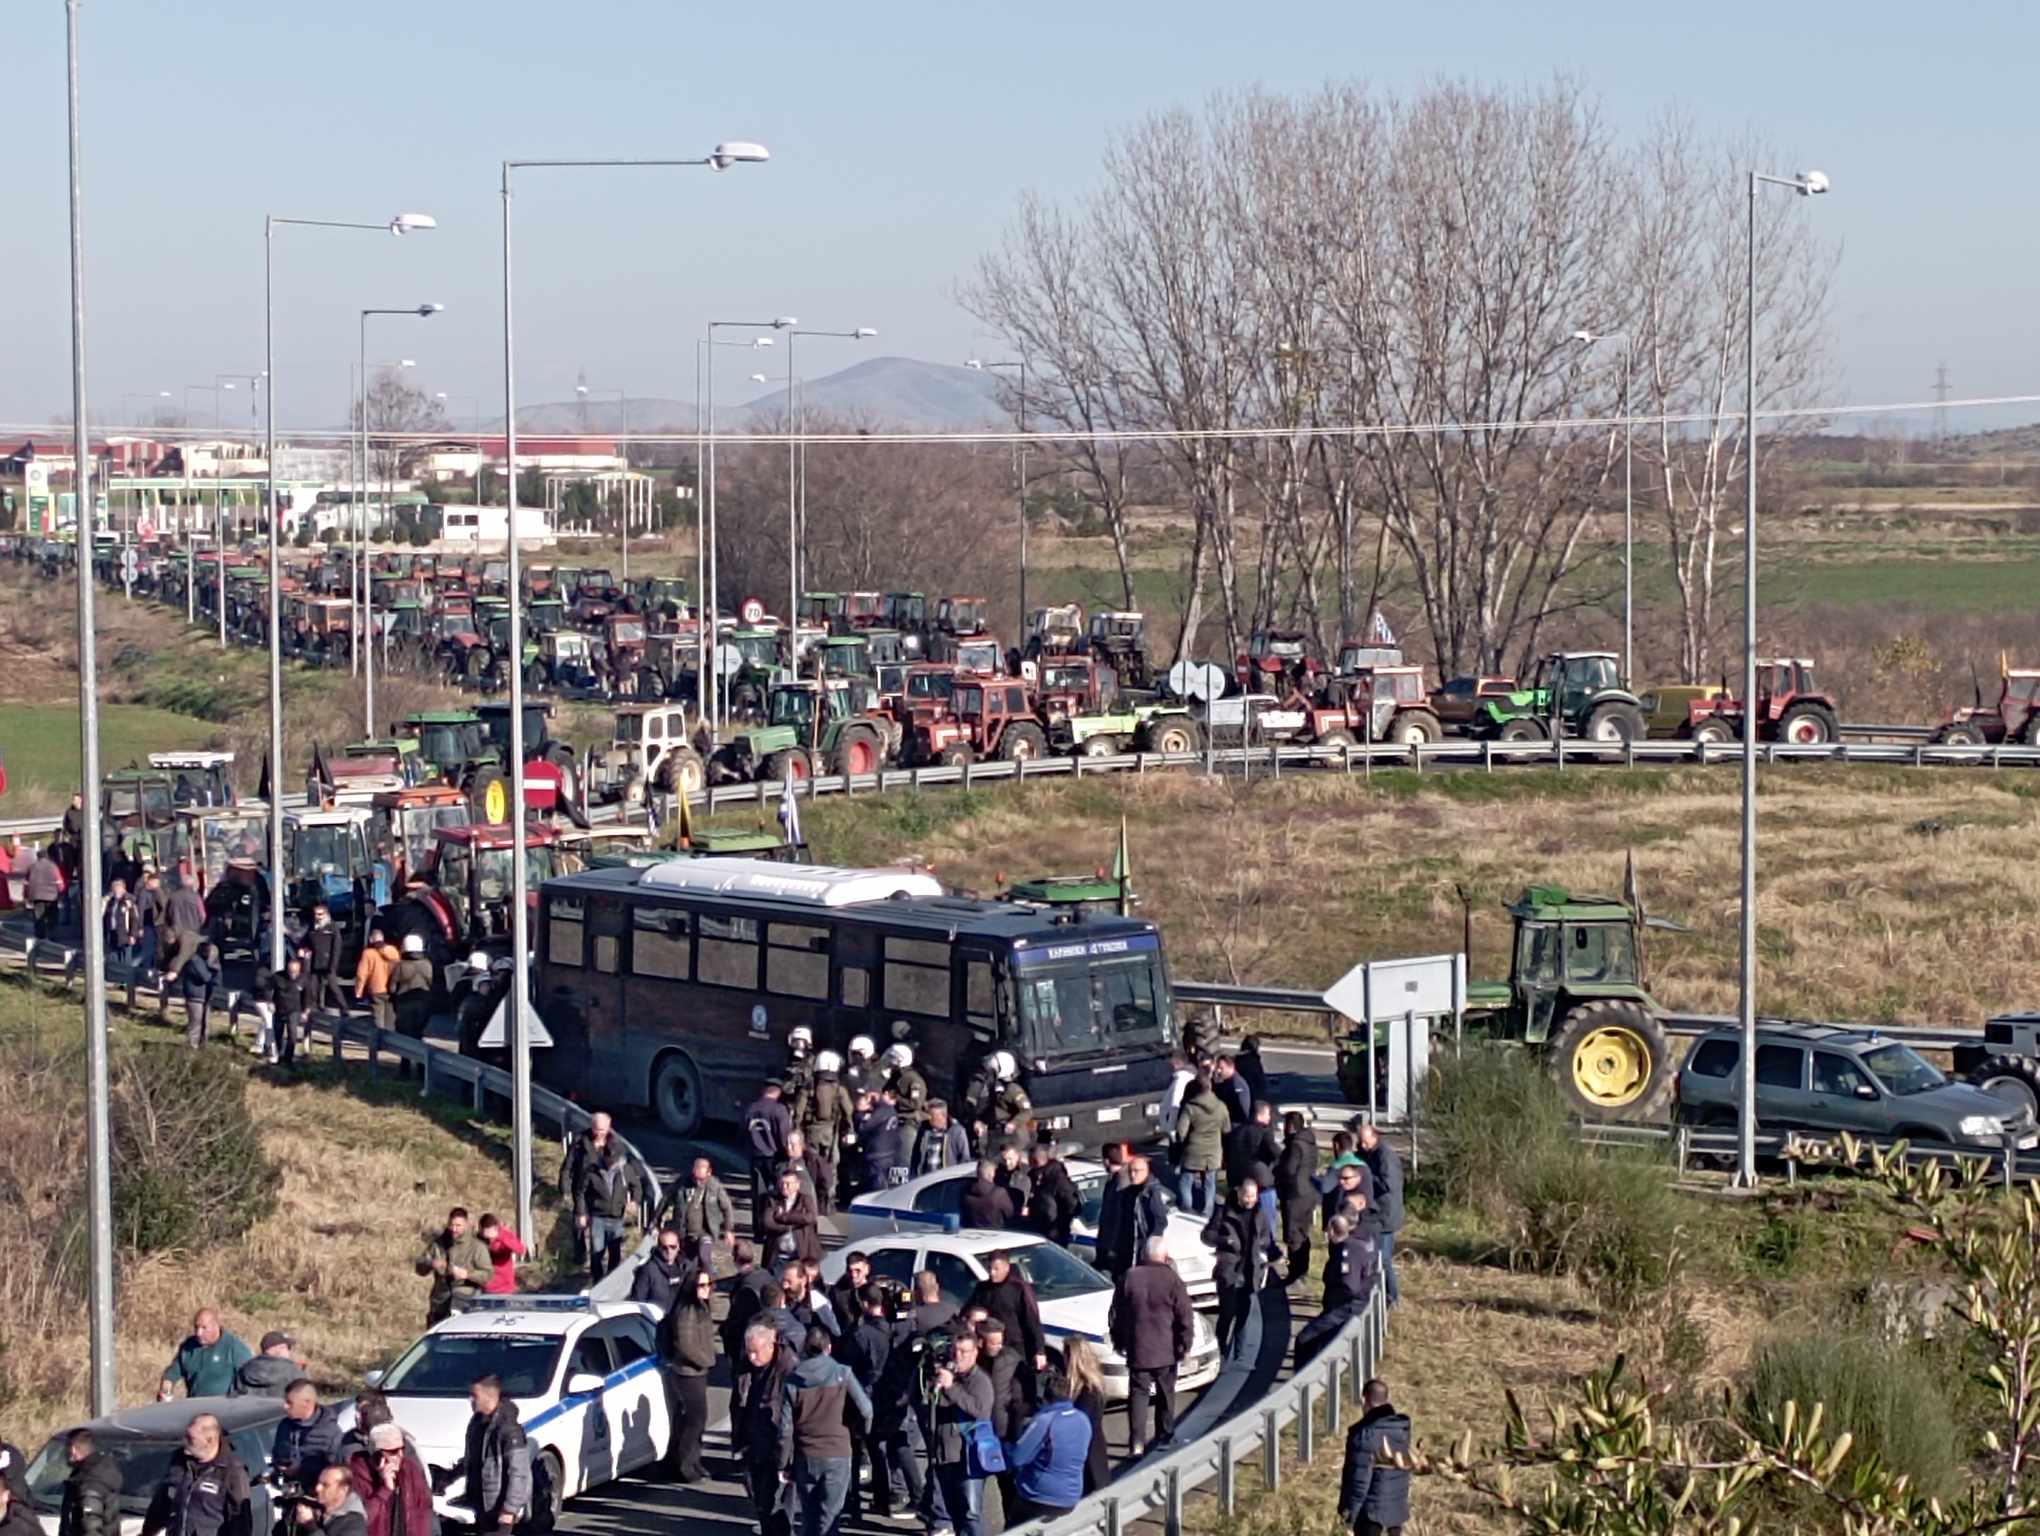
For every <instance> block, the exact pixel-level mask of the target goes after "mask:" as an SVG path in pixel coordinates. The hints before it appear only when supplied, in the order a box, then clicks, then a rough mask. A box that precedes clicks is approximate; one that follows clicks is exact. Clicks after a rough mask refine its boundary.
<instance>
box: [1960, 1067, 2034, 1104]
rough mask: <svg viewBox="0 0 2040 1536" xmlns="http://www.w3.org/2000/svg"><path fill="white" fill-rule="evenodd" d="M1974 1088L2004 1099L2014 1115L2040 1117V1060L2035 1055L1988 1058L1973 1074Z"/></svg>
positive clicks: (1971, 1076) (1970, 1077)
mask: <svg viewBox="0 0 2040 1536" xmlns="http://www.w3.org/2000/svg"><path fill="white" fill-rule="evenodd" d="M1969 1081H1970V1084H1971V1085H1972V1086H1973V1087H1977V1088H1981V1089H1982V1090H1983V1091H1984V1092H1985V1093H1987V1094H1989V1095H1990V1096H1991V1097H1992V1098H1995V1099H2002V1100H2004V1104H2005V1108H2006V1109H2008V1110H2010V1111H2011V1113H2012V1115H2013V1117H2014V1118H2017V1117H2019V1116H2022V1115H2024V1116H2032V1117H2035V1118H2040V1059H2035V1058H2034V1057H2031V1056H1990V1057H1986V1058H1985V1059H1984V1060H1983V1061H1982V1062H1981V1063H1980V1064H1979V1065H1978V1066H1977V1068H1976V1070H1975V1071H1974V1072H1971V1073H1970V1074H1969Z"/></svg>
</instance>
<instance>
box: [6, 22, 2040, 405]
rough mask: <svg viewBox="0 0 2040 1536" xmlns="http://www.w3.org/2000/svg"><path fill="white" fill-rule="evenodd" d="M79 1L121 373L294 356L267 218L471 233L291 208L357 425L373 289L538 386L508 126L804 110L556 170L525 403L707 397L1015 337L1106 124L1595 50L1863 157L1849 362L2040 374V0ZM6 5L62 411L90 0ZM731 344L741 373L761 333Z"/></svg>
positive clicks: (39, 295) (1847, 283) (9, 359)
mask: <svg viewBox="0 0 2040 1536" xmlns="http://www.w3.org/2000/svg"><path fill="white" fill-rule="evenodd" d="M82 17H83V20H82V26H83V35H84V44H83V60H84V62H83V89H84V92H85V168H86V178H87V179H86V214H87V219H88V224H87V246H88V258H89V261H88V274H87V283H88V302H89V320H88V324H89V366H90V370H91V379H92V388H91V397H92V401H93V405H94V408H95V409H104V408H113V407H117V406H118V405H119V404H120V400H119V397H120V395H121V394H122V393H123V392H137V393H142V394H146V395H150V396H153V395H154V394H155V392H156V391H157V390H159V389H168V390H172V391H175V392H177V393H178V394H179V395H180V397H181V395H182V392H183V387H184V386H185V385H187V384H210V383H211V382H212V381H213V378H214V375H215V374H216V373H220V372H247V371H251V370H255V369H259V368H260V367H261V366H262V362H261V347H262V286H261V284H262V264H261V263H262V241H261V226H262V219H263V215H264V214H265V213H268V212H274V213H277V214H286V215H302V216H310V217H326V218H360V219H379V218H386V217H387V216H388V215H390V214H391V213H393V212H395V211H396V210H398V209H420V210H424V211H427V212H430V213H432V214H434V215H436V216H437V218H438V220H439V223H440V228H439V230H438V231H437V232H436V233H433V234H429V235H424V236H419V237H414V238H410V239H406V240H402V241H399V240H395V239H392V238H390V237H389V236H387V235H372V234H347V233H340V232H322V231H314V230H291V231H286V232H284V234H283V235H282V236H281V237H280V246H279V251H278V255H279V262H278V279H277V293H278V299H277V313H278V337H279V340H278V350H277V358H278V363H277V366H278V370H279V373H280V375H281V381H282V386H283V387H282V391H281V394H280V397H279V398H280V401H281V409H280V420H281V421H282V422H283V423H284V424H286V425H291V424H300V425H311V424H319V425H324V424H331V423H334V422H336V421H338V420H340V419H342V418H343V416H344V412H345V408H346V407H345V401H346V398H347V393H346V392H347V387H348V369H349V365H350V362H351V360H352V358H353V357H354V353H355V320H354V315H355V312H356V311H357V310H358V309H359V308H361V307H363V306H366V305H397V304H408V303H415V302H418V301H421V300H436V301H439V302H442V303H444V304H445V305H446V312H445V313H444V314H442V315H440V316H438V317H437V318H435V319H433V320H431V321H428V322H423V323H420V322H415V321H408V320H397V321H385V322H377V324H378V325H379V326H380V330H379V331H372V333H371V346H370V353H371V356H372V357H385V358H387V357H395V356H398V355H402V356H407V357H414V358H416V359H417V360H418V362H419V364H420V372H419V380H418V381H419V382H420V383H421V384H423V385H424V386H425V387H426V388H427V389H431V390H445V391H447V392H448V393H449V394H450V395H452V396H454V397H456V399H455V404H454V411H455V414H456V415H457V416H465V415H466V414H467V413H468V411H469V410H470V406H469V404H468V403H467V401H466V400H465V399H464V398H460V397H468V396H479V397H480V409H481V410H482V411H483V412H484V413H485V414H493V413H495V412H496V411H498V410H500V399H501V391H502V382H501V378H502V353H501V339H500V337H501V271H500V266H499V259H498V249H499V247H498V239H499V214H498V208H499V202H498V199H497V197H496V187H497V176H498V165H499V162H500V161H501V160H502V159H503V157H504V156H506V155H512V156H608V155H659V154H671V155H691V154H700V153H704V152H706V151H707V150H708V148H709V147H710V146H711V145H713V144H714V143H715V142H716V140H718V139H720V138H754V139H757V140H760V141H762V142H764V143H765V144H767V145H769V146H770V148H771V150H772V156H773V159H772V163H771V164H770V165H768V166H749V167H740V168H738V169H737V170H733V171H731V172H730V173H728V174H726V175H722V176H716V175H712V174H711V173H709V172H707V171H699V170H682V171H664V172H660V171H603V172H585V171H577V172H527V173H525V175H524V177H523V179H522V180H521V181H520V183H519V195H518V204H517V206H518V226H517V227H518V234H519V240H518V247H517V259H518V299H519V303H518V345H519V370H518V373H519V396H520V399H521V400H523V401H538V400H548V399H550V400H558V399H562V398H567V397H569V396H570V395H571V393H572V390H573V385H574V381H575V377H576V374H577V372H579V371H580V370H582V369H585V370H586V373H587V378H588V383H589V385H590V387H591V389H594V390H597V391H606V390H613V389H624V390H627V391H629V392H630V393H631V394H633V395H654V394H662V395H671V396H677V397H681V398H690V397H691V396H692V394H693V373H694V358H693V346H692V341H693V338H694V337H695V336H697V335H699V334H700V330H701V325H702V323H703V321H704V320H706V319H708V318H709V317H711V316H713V317H715V318H725V317H730V318H750V317H752V316H761V317H762V316H766V315H771V314H775V313H788V312H790V313H793V314H796V315H798V316H799V317H800V319H801V321H802V322H803V324H807V325H815V326H821V327H827V328H832V329H833V328H844V329H848V328H853V327H856V326H859V325H873V326H876V327H878V328H879V331H880V339H879V341H878V342H877V343H876V344H867V345H870V346H873V348H874V350H873V353H872V354H871V355H876V354H877V353H878V352H884V353H904V354H907V355H910V356H916V357H923V358H928V359H934V360H942V361H959V360H961V358H962V357H963V356H965V355H966V354H968V353H970V352H972V351H976V350H980V349H981V348H982V347H983V345H984V342H983V340H982V339H981V338H979V337H977V336H976V335H975V333H974V326H973V322H972V321H971V319H970V318H969V317H968V316H967V315H965V314H964V313H963V312H962V311H961V310H960V309H959V308H958V307H957V306H956V304H955V303H954V300H953V297H952V295H953V293H954V291H955V287H956V284H957V283H958V281H959V280H960V279H961V278H962V277H964V276H965V275H966V274H967V273H968V271H969V270H970V268H971V265H972V262H973V261H974V259H975V257H976V255H977V254H978V252H979V251H980V250H982V249H984V248H985V247H986V246H988V245H989V244H990V243H992V242H993V241H994V240H995V239H996V238H997V236H998V234H999V231H1000V229H1001V227H1002V225H1003V223H1004V221H1005V219H1006V217H1007V215H1008V213H1009V212H1010V210H1011V208H1012V206H1013V202H1014V198H1015V195H1016V194H1017V193H1018V192H1019V191H1020V190H1021V189H1022V188H1026V187H1033V188H1036V189H1039V190H1041V191H1044V192H1047V193H1051V194H1063V193H1074V192H1077V191H1080V190H1082V189H1083V188H1084V187H1085V186H1086V185H1088V183H1089V181H1090V179H1091V177H1092V175H1093V172H1094V163H1095V152H1096V146H1097V145H1098V143H1099V141H1100V138H1101V135H1103V134H1104V133H1106V132H1107V131H1109V130H1110V129H1112V128H1113V127H1114V126H1115V125H1118V124H1121V123H1124V122H1127V121H1129V120H1130V119H1132V118H1134V117H1136V116H1137V115H1139V114H1141V113H1142V112H1145V111H1147V110H1149V109H1151V108H1154V107H1158V106H1164V105H1168V104H1173V103H1178V102H1189V103H1194V102H1196V101H1198V100H1199V99H1200V98H1202V97H1203V96H1204V95H1205V94H1206V93H1208V92H1209V91H1211V90H1213V89H1214V88H1219V87H1233V86H1242V85H1249V84H1254V83H1260V84H1262V85H1265V86H1268V87H1271V88H1275V89H1286V88H1299V89H1300V88H1307V87H1309V86H1312V85H1315V84H1317V83H1318V82H1320V81H1322V80H1323V79H1325V78H1327V77H1328V76H1340V77H1344V76H1352V77H1358V78H1363V79H1368V80H1371V81H1374V82H1376V83H1378V84H1380V85H1383V86H1388V87H1395V88H1409V87H1414V86H1417V85H1420V84H1422V83H1423V82H1424V81H1425V80H1427V79H1429V78H1433V77H1436V76H1439V75H1463V76H1467V77H1472V78H1478V79H1483V80H1497V81H1504V82H1523V81H1534V80H1536V79H1539V78H1541V77H1543V76H1544V75H1546V74H1548V73H1549V72H1551V71H1553V70H1556V69H1564V70H1567V71H1570V72H1573V73H1575V74H1577V75H1578V76H1579V77H1580V78H1581V79H1582V80H1584V81H1585V82H1586V83H1587V84H1588V85H1590V86H1591V87H1592V88H1593V89H1594V90H1595V91H1597V92H1598V93H1599V95H1600V97H1601V100H1602V102H1603V105H1604V107H1605V110H1606V111H1607V112H1608V113H1609V114H1610V116H1611V117H1612V118H1613V120H1614V121H1615V122H1616V124H1617V125H1618V126H1620V127H1625V128H1627V127H1631V126H1640V125H1641V124H1643V123H1644V122H1645V121H1647V120H1648V119H1649V118H1650V117H1651V116H1652V115H1653V114H1654V113H1655V112H1657V111H1658V110H1659V109H1661V108H1663V107H1665V106H1668V105H1673V104H1677V105H1680V106H1682V107H1684V108H1685V109H1686V110H1687V111H1688V112H1689V113H1691V114H1692V115H1693V116H1694V117H1695V118H1696V119H1697V121H1698V122H1699V123H1700V124H1701V126H1702V127H1704V128H1707V129H1718V130H1721V131H1724V132H1727V131H1734V130H1739V129H1743V128H1749V129H1752V130H1754V131H1755V132H1756V133H1758V134H1759V135H1761V136H1762V137H1764V138H1766V139H1768V140H1770V141H1771V142H1774V143H1776V144H1778V145H1780V146H1783V147H1784V148H1785V151H1786V154H1787V157H1788V162H1789V163H1786V164H1781V165H1779V166H1776V167H1774V169H1777V170H1780V171H1785V170H1790V169H1795V168H1797V164H1799V163H1803V164H1805V165H1812V166H1817V167H1819V168H1821V169H1823V170H1825V171H1826V172H1827V173H1828V174H1829V175H1830V176H1831V177H1832V178H1833V181H1834V187H1835V191H1834V195H1832V196H1831V197H1828V198H1826V199H1824V200H1822V201H1820V202H1818V203H1816V204H1812V205H1810V209H1809V212H1810V216H1812V217H1816V218H1818V219H1819V220H1820V221H1821V223H1822V225H1823V227H1824V228H1826V229H1829V230H1831V231H1832V232H1833V233H1834V234H1835V235H1837V236H1839V237H1840V238H1841V239H1842V240H1843V242H1844V254H1843V264H1842V272H1841V280H1840V281H1841V286H1840V291H1839V294H1838V300H1837V304H1836V311H1835V314H1836V323H1837V328H1838V332H1839V345H1840V352H1841V360H1842V365H1843V370H1844V391H1845V393H1846V395H1847V396H1848V397H1850V398H1852V399H1856V400H1863V401H1869V400H1890V399H1903V398H1921V397H1924V396H1925V395H1927V394H1928V392H1929V388H1930V385H1931V383H1932V379H1933V372H1934V367H1935V365H1936V363H1938V362H1941V361H1944V360H1945V361H1946V362H1947V364H1948V366H1949V369H1950V373H1951V377H1952V380H1953V383H1954V385H1955V388H1956V391H1957V393H1958V394H1964V395H1975V394H1984V393H1996V392H2014V391H2021V390H2031V389H2034V388H2035V387H2036V386H2040V360H2036V358H2035V351H2036V349H2035V347H2034V345H2033V332H2034V319H2033V315H2034V305H2033V302H2032V298H2031V288H2032V284H2033V282H2034V273H2035V271H2036V262H2035V260H2034V246H2035V237H2036V232H2040V205H2036V204H2035V202H2034V199H2033V197H2032V190H2033V186H2034V165H2035V160H2036V153H2035V152H2036V148H2040V144H2036V139H2040V134H2036V130H2035V128H2034V126H2033V119H2032V111H2031V98H2032V93H2033V85H2032V68H2033V61H2034V59H2035V58H2036V57H2040V8H2036V7H2033V6H2031V5H2030V4H2018V3H2013V0H2004V3H1996V4H1992V3H1982V0H1979V3H1963V0H1942V3H1940V4H1937V5H1934V6H1931V7H1921V6H1918V5H1913V4H1906V5H1901V4H1898V3H1895V0H1856V3H1852V4H1846V5H1844V4H1837V3H1808V0H1801V3H1789V4H1778V3H1776V0H1770V3H1766V4H1747V3H1741V0H1732V3H1723V4H1716V5H1712V6H1705V7H1662V6H1637V5H1634V4H1631V3H1622V4H1617V3H1611V0H1565V3H1564V4H1561V5H1524V4H1522V3H1521V0H1513V3H1494V0H1474V3H1467V0H1462V3H1459V4H1455V5H1451V6H1444V7H1425V6H1391V5H1385V4H1379V3H1359V0H1345V3H1327V4H1286V5H1285V4H1280V3H1278V4H1273V5H1263V6H1245V7H1242V6H1239V5H1223V6H1221V5H1217V4H1205V3H1179V4H1176V5H1173V6H1157V5H1139V4H1136V5H1101V4H1096V3H1092V4H1087V5H1082V6H1073V5H1061V4H1054V3H1050V4H1045V5H1035V6H1031V7H1023V8H1015V7H1011V6H991V5H965V4H956V3H954V0H952V3H948V4H931V3H922V0H888V3H885V4H881V5H876V6H855V7H852V6H840V5H828V6H823V5H814V4H808V3H801V0H796V3H794V4H791V5H777V6H716V7H707V6H702V5H694V4H686V3H676V0H590V3H584V4H582V5H579V6H570V7H562V6H558V5H542V4H538V3H536V0H425V3H420V0H348V3H346V4H341V5H330V6H326V5H317V4H314V3H312V0H281V3H279V0H180V3H178V4H175V5H164V4H153V3H146V0H87V3H86V4H85V6H84V8H83V12H82ZM9 22H10V25H9V29H8V42H9V45H10V46H9V50H8V53H9V57H8V69H7V80H8V85H7V90H6V95H5V110H6V115H7V120H8V128H9V131H8V134H7V139H8V143H9V147H10V151H11V153H10V155H9V160H10V169H11V172H12V174H11V175H10V176H9V177H8V194H7V199H6V204H5V213H4V216H0V292H4V293H5V294H6V296H7V309H6V313H5V336H6V342H5V351H4V356H5V359H6V364H5V368H4V372H0V419H6V420H12V421H22V420H43V419H47V418H48V416H49V414H50V413H51V412H52V411H53V410H54V409H56V408H57V407H59V406H60V405H62V404H63V403H64V402H65V401H67V400H68V398H69V387H70V386H69V342H68V330H67V317H68V307H67V301H66V286H65V273H66V243H65V203H64V196H65V170H64V165H65V162H64V95H63V81H64V75H63V67H64V49H63V5H62V0H20V3H18V4H16V5H15V6H13V7H12V8H11V9H10V15H9ZM825 347H826V348H828V349H829V350H828V351H827V352H826V353H825V352H824V350H823V349H824V348H825ZM812 348H813V350H812V351H810V352H809V353H807V354H806V356H805V357H804V359H803V366H802V371H803V372H804V373H809V374H819V373H821V372H825V371H828V369H829V368H831V367H834V366H839V365H841V364H844V363H848V362H850V361H852V360H854V355H855V354H853V353H852V352H851V351H850V349H849V347H848V344H832V343H820V342H817V343H813V344H812ZM723 355H724V358H725V359H726V360H727V361H726V364H725V366H726V368H727V372H726V373H725V374H723V375H721V377H722V379H723V383H722V385H721V388H722V389H725V390H728V391H729V394H730V397H732V398H734V397H736V396H737V395H738V394H740V393H742V392H743V391H745V390H746V389H748V387H749V386H747V385H745V384H744V382H743V380H744V376H745V375H746V374H748V373H749V372H750V371H751V369H752V366H753V360H752V359H751V358H749V357H740V356H739V355H738V354H736V353H729V352H726V353H724V354H723ZM809 358H811V359H812V362H811V363H810V362H809V361H807V359H809ZM243 387H245V386H243ZM228 398H229V399H230V400H240V401H243V402H245V396H242V395H238V394H237V395H234V396H229V397H228ZM210 400H211V397H210V396H203V397H198V398H195V399H194V401H193V406H194V409H195V410H196V411H198V412H199V413H201V414H203V413H204V412H206V411H209V409H210ZM137 408H139V406H138V403H137ZM239 409H240V410H242V411H245V409H246V407H245V403H243V404H242V405H241V406H240V407H239ZM2011 414H2012V415H2013V416H2014V417H2016V418H2018V419H2032V418H2034V417H2040V410H2032V409H2028V410H2022V411H2017V412H2013V413H2011Z"/></svg>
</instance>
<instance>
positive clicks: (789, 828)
mask: <svg viewBox="0 0 2040 1536" xmlns="http://www.w3.org/2000/svg"><path fill="white" fill-rule="evenodd" d="M779 825H780V828H781V830H783V831H784V832H785V833H786V842H787V846H788V847H791V848H798V847H800V845H801V837H800V801H799V800H798V799H796V798H795V797H794V793H793V775H792V774H788V775H787V776H786V777H785V778H783V779H781V780H780V781H779Z"/></svg>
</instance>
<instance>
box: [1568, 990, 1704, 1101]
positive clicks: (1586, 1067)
mask: <svg viewBox="0 0 2040 1536" xmlns="http://www.w3.org/2000/svg"><path fill="white" fill-rule="evenodd" d="M1546 1050H1547V1051H1548V1052H1549V1053H1550V1065H1551V1075H1552V1076H1553V1077H1555V1078H1556V1079H1557V1080H1558V1086H1559V1089H1560V1091H1561V1092H1563V1093H1564V1094H1565V1095H1566V1098H1567V1101H1568V1102H1569V1103H1570V1105H1571V1107H1572V1109H1573V1111H1574V1113H1576V1114H1579V1115H1584V1116H1585V1117H1587V1118H1588V1119H1590V1120H1659V1119H1662V1118H1663V1117H1664V1109H1665V1105H1666V1104H1667V1103H1669V1102H1670V1101H1671V1094H1672V1079H1673V1077H1674V1075H1675V1074H1674V1072H1673V1070H1672V1057H1671V1046H1670V1043H1669V1042H1668V1041H1667V1040H1666V1038H1665V1031H1664V1026H1663V1025H1662V1024H1660V1023H1658V1021H1657V1020H1656V1019H1655V1018H1653V1017H1651V1015H1650V1013H1649V1012H1648V1011H1647V1010H1646V1009H1645V1008H1643V1007H1642V1005H1640V1004H1638V1003H1634V1002H1630V1001H1627V1000H1626V999H1620V998H1605V999H1603V1000H1602V1001H1600V1002H1596V1003H1584V1004H1582V1005H1581V1006H1579V1007H1578V1008H1575V1009H1573V1011H1572V1012H1571V1013H1569V1014H1567V1015H1566V1016H1565V1019H1564V1021H1563V1022H1562V1023H1561V1024H1560V1025H1559V1026H1558V1028H1557V1029H1556V1030H1555V1031H1554V1032H1553V1034H1552V1036H1551V1039H1550V1041H1549V1042H1548V1044H1547V1045H1546Z"/></svg>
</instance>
